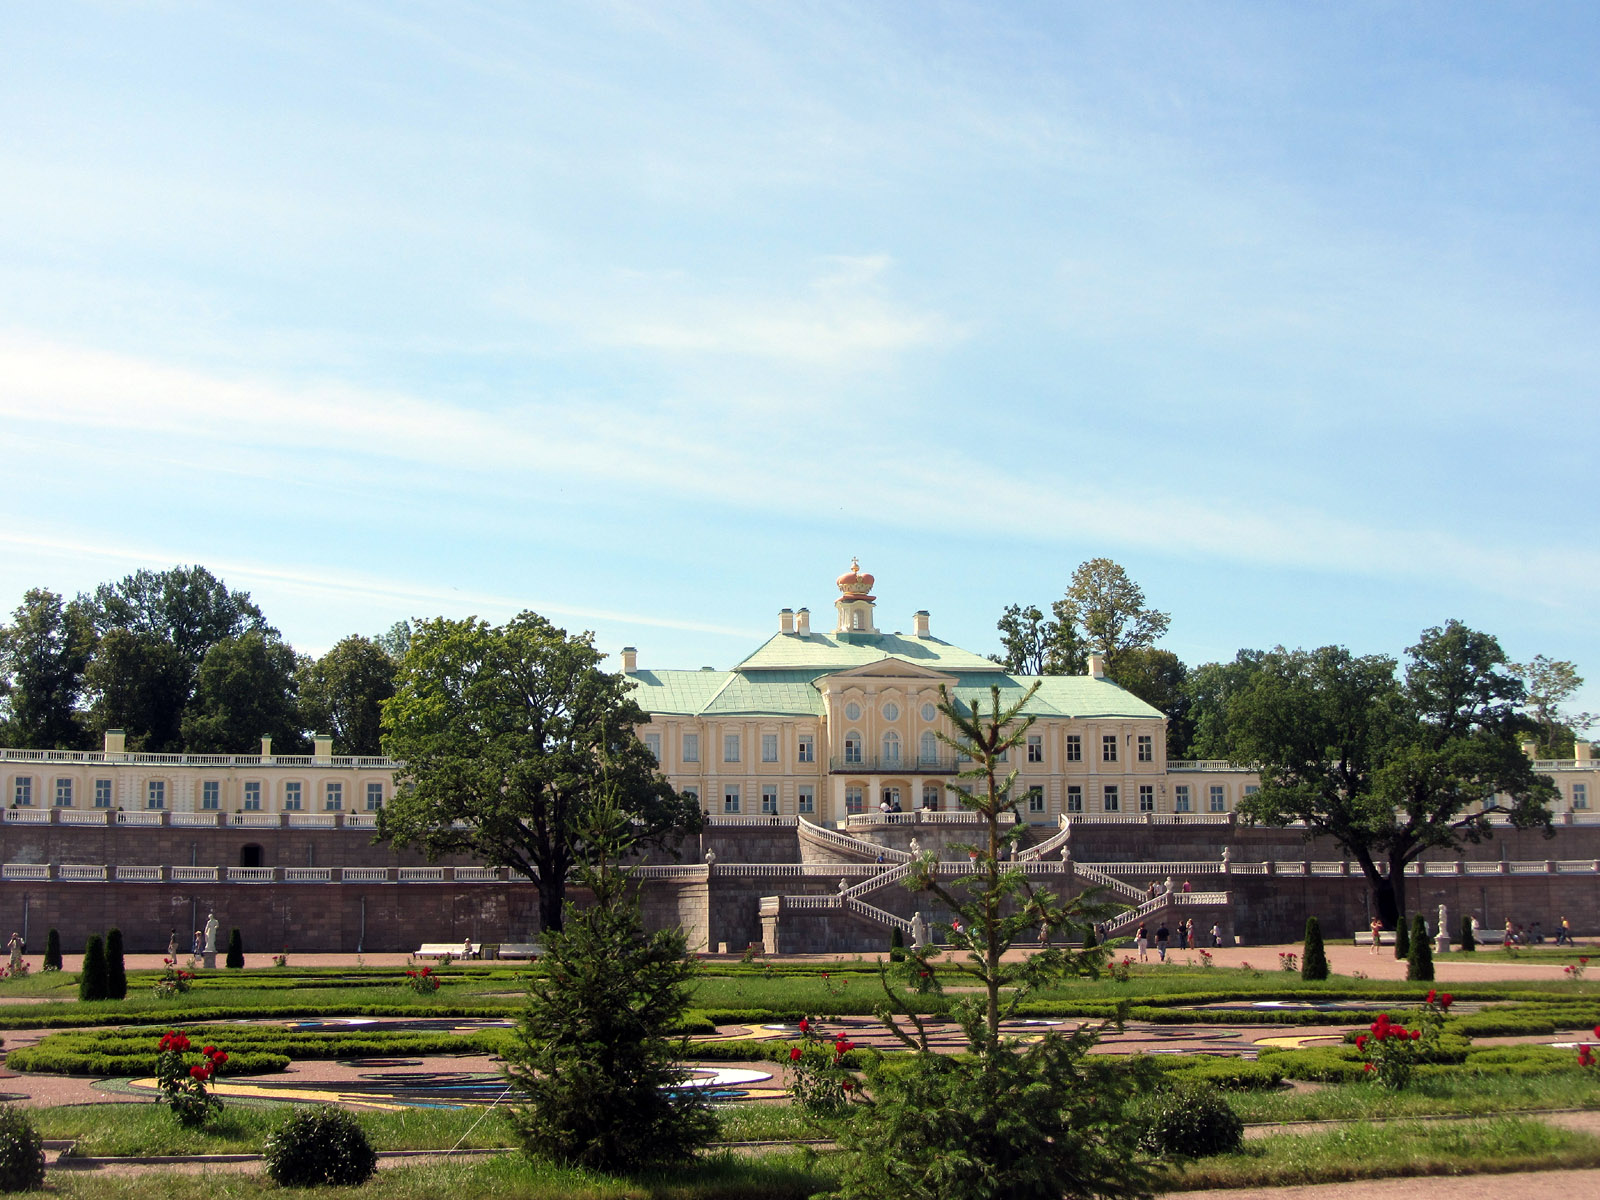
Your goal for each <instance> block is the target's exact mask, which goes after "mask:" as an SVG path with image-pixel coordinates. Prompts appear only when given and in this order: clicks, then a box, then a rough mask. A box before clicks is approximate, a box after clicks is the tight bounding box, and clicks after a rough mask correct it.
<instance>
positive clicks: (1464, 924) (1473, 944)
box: [1461, 913, 1478, 954]
mask: <svg viewBox="0 0 1600 1200" xmlns="http://www.w3.org/2000/svg"><path fill="white" fill-rule="evenodd" d="M1477 948H1478V939H1477V938H1476V937H1475V936H1474V935H1473V932H1472V917H1471V915H1470V914H1468V913H1462V914H1461V949H1462V950H1464V951H1466V952H1467V953H1468V954H1471V953H1473V952H1474V951H1475V950H1477Z"/></svg>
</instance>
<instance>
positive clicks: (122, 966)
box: [106, 929, 128, 1000]
mask: <svg viewBox="0 0 1600 1200" xmlns="http://www.w3.org/2000/svg"><path fill="white" fill-rule="evenodd" d="M127 995H128V964H127V962H126V961H125V960H124V958H123V954H122V930H120V929H110V930H107V931H106V999H107V1000H123V999H126V998H127Z"/></svg>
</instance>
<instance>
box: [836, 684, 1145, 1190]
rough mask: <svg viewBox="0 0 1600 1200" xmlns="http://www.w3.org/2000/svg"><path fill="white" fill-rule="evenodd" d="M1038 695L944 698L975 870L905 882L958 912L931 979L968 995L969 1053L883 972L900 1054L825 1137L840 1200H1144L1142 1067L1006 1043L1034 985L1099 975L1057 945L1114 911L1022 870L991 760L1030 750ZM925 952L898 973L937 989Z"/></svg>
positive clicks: (1094, 963) (1009, 780)
mask: <svg viewBox="0 0 1600 1200" xmlns="http://www.w3.org/2000/svg"><path fill="white" fill-rule="evenodd" d="M1037 687H1038V685H1037V684H1035V685H1034V688H1033V689H1030V690H1029V691H1027V692H1026V693H1024V694H1023V695H1022V697H1021V698H1020V699H1018V700H1016V701H1015V702H1013V703H1011V704H1009V705H1007V706H1006V707H1004V708H1002V707H1001V703H1000V694H999V690H998V689H993V690H992V692H991V696H990V701H989V712H988V713H987V714H982V713H980V712H978V711H977V709H976V707H969V706H967V705H966V704H965V703H963V702H962V701H959V700H955V699H952V698H951V697H950V696H949V695H948V694H944V693H942V694H941V699H942V703H941V704H940V711H941V712H942V713H943V714H944V716H945V717H946V718H947V719H948V720H949V721H950V723H951V725H952V726H953V728H954V731H955V734H954V737H945V735H943V734H941V735H940V736H941V737H943V738H944V740H945V741H946V743H947V744H949V745H951V746H952V747H953V748H955V749H957V750H958V751H960V752H961V753H963V754H965V755H967V756H969V757H970V758H971V759H972V767H971V769H969V770H967V771H965V772H963V773H962V774H961V775H960V776H958V777H957V778H958V781H960V782H958V783H957V784H955V785H951V786H950V789H949V790H950V791H951V793H952V794H953V795H955V796H956V797H957V798H958V800H959V802H960V804H961V805H962V807H964V808H965V809H966V810H967V811H969V812H971V813H973V814H975V816H976V817H977V822H976V828H977V831H978V837H977V840H976V841H975V842H974V843H972V844H970V845H954V846H952V847H951V849H953V850H954V851H956V855H957V857H958V858H959V857H966V858H968V859H969V861H970V862H971V868H970V870H968V871H963V872H962V873H961V874H959V875H954V876H951V875H947V874H945V873H944V872H942V871H941V869H940V865H939V863H938V861H937V857H936V856H935V855H934V854H932V853H928V854H924V855H923V856H922V857H921V858H919V859H916V860H914V861H913V864H912V871H911V874H910V875H909V877H908V879H907V884H906V886H908V887H910V888H912V889H914V890H917V891H921V892H926V893H929V894H931V895H932V896H933V897H935V898H936V899H937V900H938V901H939V902H940V906H941V907H942V908H943V909H944V910H945V911H948V912H950V913H951V914H952V915H953V919H952V920H950V921H949V922H948V923H941V924H940V925H939V927H938V930H939V932H940V933H941V934H943V936H944V940H945V941H946V943H947V944H948V946H949V948H950V950H951V951H952V953H951V954H950V955H949V956H948V959H947V960H945V961H941V964H940V969H941V970H942V971H944V972H947V973H950V974H958V975H963V976H965V977H966V979H965V980H963V982H964V983H970V984H972V985H974V986H973V987H972V988H971V990H970V991H969V992H966V993H965V994H962V995H959V996H957V997H954V998H953V999H952V1002H951V1004H950V1014H951V1016H952V1017H953V1018H954V1019H955V1020H956V1021H957V1022H958V1023H959V1024H960V1026H961V1030H962V1033H963V1035H964V1037H965V1040H966V1051H967V1052H966V1053H964V1054H944V1053H939V1052H938V1051H936V1050H934V1049H933V1047H932V1046H931V1045H930V1039H929V1036H928V1030H927V1027H926V1024H925V1022H924V1020H923V1019H922V1017H921V1016H920V1015H918V1014H917V1013H916V1012H914V1011H912V1010H911V1009H910V1007H909V1006H907V1005H906V1004H905V1001H904V997H903V995H902V994H901V991H900V989H899V988H897V987H896V986H895V984H894V980H893V979H892V978H891V976H890V974H889V972H888V970H887V967H886V966H885V967H884V968H882V969H881V972H880V978H881V981H882V984H883V991H884V995H885V997H886V1001H885V1003H883V1004H880V1005H879V1006H878V1008H877V1012H876V1015H877V1016H878V1018H879V1019H880V1020H881V1021H883V1022H884V1024H885V1025H886V1026H887V1027H888V1028H889V1029H890V1031H891V1032H892V1033H893V1034H894V1035H895V1036H896V1037H897V1038H898V1039H899V1040H900V1041H901V1043H902V1044H903V1045H904V1046H905V1048H906V1049H907V1050H909V1051H910V1053H909V1054H901V1055H896V1056H893V1058H892V1059H886V1058H884V1057H881V1056H879V1057H876V1058H874V1059H872V1060H869V1063H868V1065H867V1066H866V1077H865V1087H864V1089H862V1088H860V1087H857V1088H856V1089H855V1092H856V1094H857V1095H859V1094H860V1093H861V1092H862V1091H863V1090H864V1091H865V1093H866V1095H865V1098H864V1099H862V1100H860V1101H858V1102H856V1103H853V1104H852V1105H851V1106H850V1115H849V1116H848V1118H847V1119H845V1120H844V1121H843V1123H842V1124H841V1125H840V1126H839V1127H838V1129H837V1131H836V1133H835V1137H836V1139H837V1142H838V1144H839V1147H840V1151H841V1152H840V1155H839V1162H840V1190H839V1193H838V1194H839V1196H841V1197H843V1198H844V1200H867V1198H868V1197H873V1198H879V1197H894V1198H907V1200H909V1198H911V1197H922V1196H937V1197H939V1200H1001V1198H1004V1200H1046V1198H1048V1200H1061V1198H1062V1196H1063V1195H1068V1196H1073V1197H1088V1196H1094V1197H1100V1198H1105V1200H1117V1198H1121V1197H1133V1196H1143V1195H1147V1194H1149V1192H1150V1191H1151V1190H1153V1183H1154V1176H1153V1174H1152V1171H1151V1167H1150V1159H1149V1157H1148V1155H1147V1154H1146V1153H1145V1152H1143V1151H1142V1150H1141V1149H1140V1145H1139V1142H1140V1138H1141V1136H1142V1134H1143V1125H1142V1124H1141V1122H1139V1121H1137V1120H1129V1119H1128V1116H1127V1114H1128V1111H1129V1109H1130V1106H1131V1105H1133V1103H1134V1102H1135V1100H1136V1099H1137V1097H1138V1096H1139V1095H1141V1094H1143V1093H1145V1092H1147V1091H1148V1090H1149V1088H1151V1087H1152V1086H1153V1082H1154V1081H1153V1075H1154V1072H1153V1070H1151V1069H1150V1068H1149V1064H1148V1061H1147V1060H1144V1059H1143V1057H1142V1056H1136V1057H1135V1059H1134V1060H1133V1061H1131V1062H1119V1061H1115V1060H1113V1059H1111V1058H1110V1057H1108V1056H1101V1055H1091V1054H1090V1053H1089V1050H1090V1048H1091V1047H1092V1046H1093V1045H1094V1044H1095V1042H1096V1041H1097V1040H1098V1037H1099V1030H1098V1029H1094V1028H1091V1027H1090V1026H1087V1025H1083V1026H1079V1027H1078V1028H1077V1029H1075V1030H1074V1032H1072V1033H1071V1034H1063V1033H1059V1032H1055V1031H1050V1032H1046V1033H1045V1034H1043V1035H1042V1036H1039V1037H1037V1038H1036V1039H1031V1040H1029V1041H1026V1042H1024V1041H1023V1040H1022V1039H1019V1038H1015V1037H1007V1036H1006V1035H1005V1034H1004V1033H1003V1032H1002V1023H1003V1022H1004V1021H1005V1020H1007V1019H1008V1018H1010V1017H1012V1016H1014V1015H1015V1013H1016V1012H1017V1008H1018V1005H1019V1004H1021V1003H1022V1002H1023V1001H1024V1000H1025V998H1026V997H1027V996H1029V995H1030V994H1031V992H1032V991H1033V990H1034V989H1035V988H1037V987H1040V986H1045V985H1049V984H1052V983H1054V982H1056V981H1059V980H1062V979H1065V978H1068V977H1073V976H1076V975H1079V974H1082V973H1094V972H1098V971H1101V970H1103V969H1104V967H1105V962H1106V951H1105V950H1104V948H1100V947H1097V948H1091V949H1086V950H1077V951H1073V950H1069V949H1066V948H1065V946H1064V945H1063V944H1062V943H1063V942H1068V943H1071V942H1078V941H1080V940H1081V939H1082V938H1083V937H1084V935H1085V934H1087V933H1089V932H1091V931H1092V924H1093V922H1094V921H1096V920H1100V919H1103V918H1105V917H1107V916H1109V915H1111V913H1112V911H1113V908H1112V906H1109V905H1106V904H1103V903H1099V902H1097V901H1096V900H1095V899H1094V898H1093V897H1089V898H1085V897H1083V896H1079V897H1077V898H1075V899H1074V900H1072V901H1070V902H1065V903H1063V902H1062V901H1061V900H1059V899H1058V898H1057V897H1056V896H1055V895H1054V894H1053V893H1052V892H1050V891H1047V890H1045V889H1044V888H1040V887H1036V886H1034V884H1033V882H1032V881H1031V880H1030V878H1029V876H1027V875H1026V874H1025V873H1024V871H1023V870H1022V869H1021V868H1020V866H1019V865H1018V863H1017V859H1016V850H1017V849H1018V847H1019V845H1020V842H1021V839H1022V837H1023V835H1024V832H1025V830H1026V827H1027V826H1026V822H1025V821H1023V820H1021V819H1018V818H1017V816H1016V802H1015V801H1013V799H1012V797H1011V791H1012V788H1013V786H1014V784H1015V782H1016V775H1017V773H1016V771H1015V770H1008V771H1006V773H1005V775H1004V778H1003V779H1002V778H1001V771H1002V770H1003V768H1002V767H1001V766H1000V763H1001V762H1002V759H1003V757H1004V756H1005V755H1006V754H1007V753H1008V752H1009V751H1012V750H1014V749H1015V748H1017V747H1018V746H1021V745H1023V744H1024V742H1025V738H1026V735H1027V730H1028V729H1029V727H1030V726H1031V725H1032V723H1033V721H1032V718H1031V717H1028V716H1026V715H1025V713H1024V710H1025V708H1026V706H1027V704H1028V702H1029V701H1030V700H1031V699H1032V698H1033V692H1034V691H1036V690H1037ZM1006 814H1011V816H1012V820H1011V822H1010V823H1003V821H1002V818H1003V817H1005V816H1006ZM1044 931H1048V934H1049V935H1050V936H1049V937H1048V938H1046V939H1045V945H1044V947H1043V948H1042V949H1041V950H1039V951H1037V952H1035V953H1034V954H1032V955H1030V956H1029V957H1028V958H1027V959H1026V960H1024V961H1020V962H1018V961H1009V962H1008V961H1006V959H1005V957H1004V956H1005V953H1006V951H1007V950H1009V949H1010V948H1011V947H1012V946H1013V945H1014V944H1015V943H1017V942H1019V941H1024V940H1026V941H1030V942H1031V941H1034V940H1036V939H1039V938H1041V934H1042V933H1043V932H1044ZM1052 939H1053V940H1052ZM927 954H928V951H926V950H914V951H911V952H909V959H910V961H909V963H908V966H910V967H911V968H912V969H913V970H918V971H919V972H920V971H926V972H928V973H929V978H930V979H933V980H934V985H935V987H937V977H936V976H933V975H932V967H931V964H930V963H929V962H928V961H927V957H926V956H927Z"/></svg>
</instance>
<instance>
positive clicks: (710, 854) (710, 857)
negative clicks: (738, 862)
mask: <svg viewBox="0 0 1600 1200" xmlns="http://www.w3.org/2000/svg"><path fill="white" fill-rule="evenodd" d="M716 865H717V852H716V851H715V850H707V851H706V866H708V867H714V866H716Z"/></svg>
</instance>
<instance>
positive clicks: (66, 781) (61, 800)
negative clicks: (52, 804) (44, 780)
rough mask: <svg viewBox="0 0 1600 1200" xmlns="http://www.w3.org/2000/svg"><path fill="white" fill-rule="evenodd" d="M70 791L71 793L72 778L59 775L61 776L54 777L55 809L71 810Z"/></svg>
mask: <svg viewBox="0 0 1600 1200" xmlns="http://www.w3.org/2000/svg"><path fill="white" fill-rule="evenodd" d="M72 791H73V786H72V777H71V776H70V775H61V776H57V777H56V807H57V808H71V807H72Z"/></svg>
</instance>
